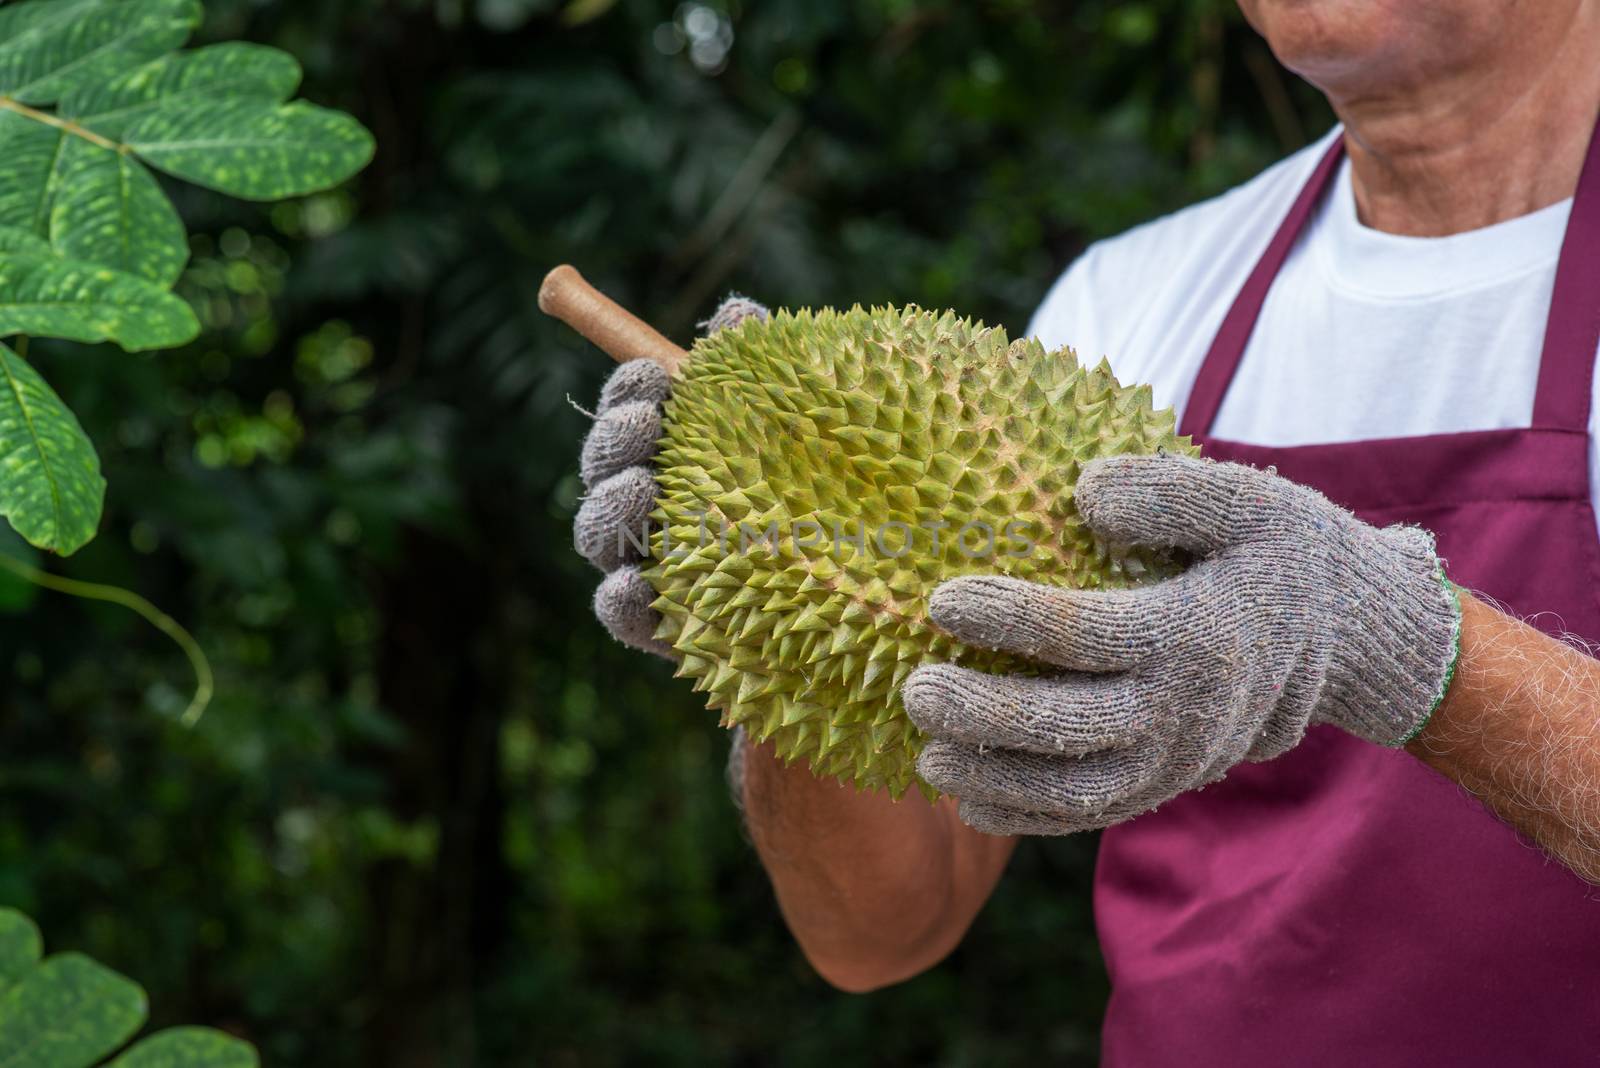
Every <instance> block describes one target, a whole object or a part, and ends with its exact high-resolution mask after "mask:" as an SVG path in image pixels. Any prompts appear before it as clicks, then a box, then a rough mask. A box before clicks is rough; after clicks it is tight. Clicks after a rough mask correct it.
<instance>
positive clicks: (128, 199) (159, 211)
mask: <svg viewBox="0 0 1600 1068" xmlns="http://www.w3.org/2000/svg"><path fill="white" fill-rule="evenodd" d="M64 155H65V162H64V164H63V165H62V168H61V176H60V179H59V180H58V182H57V186H56V192H55V197H54V202H53V204H52V205H51V209H50V241H51V244H53V245H54V246H55V248H56V251H57V252H59V253H61V255H63V256H66V257H67V258H69V259H76V260H82V261H83V262H85V263H98V264H100V265H102V266H105V267H112V268H115V269H116V270H119V271H123V272H125V273H127V274H133V275H138V276H139V277H141V278H147V279H149V280H150V281H152V282H155V283H156V284H157V285H160V286H163V287H166V286H171V285H172V283H173V282H175V281H177V279H178V275H180V274H182V273H183V265H184V263H185V262H187V261H188V259H189V237H188V234H187V232H186V231H185V230H184V228H183V222H182V220H180V219H179V218H178V213H177V212H176V211H174V210H173V208H172V202H171V201H170V200H168V199H167V194H166V193H164V192H162V190H161V186H160V185H159V184H158V183H157V182H156V179H155V175H153V174H151V173H150V172H149V171H148V170H146V169H145V166H144V164H142V163H140V162H139V161H138V160H136V159H134V158H132V157H131V156H129V155H128V154H127V153H125V152H115V151H112V150H111V149H109V148H101V147H100V146H99V145H94V144H90V143H89V142H88V141H84V140H81V139H79V138H73V139H72V140H71V141H70V142H69V143H68V145H67V147H66V151H65V153H64Z"/></svg>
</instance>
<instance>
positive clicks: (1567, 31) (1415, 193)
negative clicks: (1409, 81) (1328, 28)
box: [1329, 5, 1600, 237]
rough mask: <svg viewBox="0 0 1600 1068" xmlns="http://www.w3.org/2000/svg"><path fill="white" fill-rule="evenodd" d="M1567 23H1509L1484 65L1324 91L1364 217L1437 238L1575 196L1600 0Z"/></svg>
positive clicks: (1598, 89) (1596, 97) (1595, 67)
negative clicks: (1361, 88)
mask: <svg viewBox="0 0 1600 1068" xmlns="http://www.w3.org/2000/svg"><path fill="white" fill-rule="evenodd" d="M1575 23H1576V24H1575V25H1570V26H1565V27H1554V28H1551V27H1545V28H1542V29H1543V32H1542V33H1539V32H1533V33H1525V34H1523V35H1521V36H1516V35H1515V31H1513V32H1512V34H1511V35H1510V36H1511V39H1510V40H1508V42H1507V45H1506V47H1505V48H1503V49H1499V50H1497V54H1496V55H1495V56H1494V57H1490V58H1489V59H1488V63H1489V64H1490V66H1489V69H1472V70H1462V71H1459V72H1456V73H1454V74H1453V75H1449V76H1444V77H1433V78H1428V79H1425V81H1424V83H1423V84H1419V85H1415V86H1410V87H1406V88H1403V89H1397V90H1394V91H1391V92H1379V93H1367V94H1360V93H1350V94H1341V93H1339V92H1337V90H1330V92H1329V99H1330V100H1331V101H1332V103H1333V106H1334V110H1335V111H1336V112H1338V114H1339V117H1340V119H1341V120H1342V121H1343V122H1344V124H1345V145H1346V148H1347V150H1348V151H1349V153H1350V164H1351V174H1352V178H1353V184H1354V187H1355V193H1356V207H1357V210H1358V211H1359V213H1360V217H1361V221H1362V222H1363V223H1365V224H1366V225H1368V226H1370V227H1373V228H1374V229H1377V230H1383V231H1386V232H1388V233H1394V234H1409V235H1414V236H1422V237H1436V236H1442V235H1445V234H1453V233H1461V232H1462V231H1466V230H1475V229H1478V228H1481V227H1484V226H1490V225H1493V224H1494V223H1497V222H1503V221H1505V220H1506V219H1512V218H1516V217H1517V216H1519V215H1526V214H1527V213H1529V212H1532V211H1537V210H1539V209H1540V208H1543V207H1548V206H1549V205H1551V204H1554V203H1556V202H1558V201H1560V200H1563V199H1565V198H1567V197H1569V196H1571V195H1572V194H1573V190H1575V189H1576V188H1577V185H1578V175H1579V173H1580V172H1581V170H1582V168H1583V160H1584V156H1585V152H1586V150H1587V148H1588V144H1589V139H1590V136H1591V134H1592V133H1593V132H1594V129H1595V121H1596V116H1597V113H1600V58H1597V57H1600V5H1587V6H1586V10H1584V11H1583V13H1582V14H1580V16H1579V17H1578V18H1577V19H1576V20H1575ZM1552 30H1553V31H1557V32H1552Z"/></svg>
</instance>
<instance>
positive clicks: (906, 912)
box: [742, 745, 1015, 991]
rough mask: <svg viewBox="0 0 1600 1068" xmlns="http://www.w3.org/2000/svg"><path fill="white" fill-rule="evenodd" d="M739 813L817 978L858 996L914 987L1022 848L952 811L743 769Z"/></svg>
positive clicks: (751, 758) (753, 766)
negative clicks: (909, 983)
mask: <svg viewBox="0 0 1600 1068" xmlns="http://www.w3.org/2000/svg"><path fill="white" fill-rule="evenodd" d="M742 789H743V803H744V810H745V821H746V823H747V825H748V827H749V829H750V836H751V838H752V839H753V840H754V842H755V845H756V850H757V851H758V852H759V853H760V855H761V862H762V864H763V865H765V867H766V869H767V874H768V875H769V876H770V877H771V879H772V885H773V889H774V890H775V891H776V892H777V896H778V904H779V907H780V908H781V909H782V911H783V916H784V920H785V921H786V922H787V923H788V925H789V929H790V930H791V931H793V932H794V936H795V938H796V940H797V941H798V942H799V943H800V948H801V949H802V950H803V951H804V953H805V954H806V957H807V959H808V960H810V961H811V963H812V965H813V966H814V967H815V968H816V969H817V971H818V972H819V973H820V974H821V975H822V976H823V978H825V979H827V980H828V981H829V982H831V983H833V984H834V985H835V986H838V987H841V988H843V989H846V990H854V991H862V990H870V989H874V988H876V987H880V986H885V985H888V984H890V983H894V982H899V981H900V980H902V979H907V978H910V977H911V976H913V975H916V974H917V973H919V972H921V971H924V970H925V969H927V968H929V967H931V966H932V965H934V964H936V963H937V962H938V961H940V960H941V959H943V958H944V956H945V955H946V954H948V953H949V952H950V951H951V950H952V949H954V948H955V946H956V943H958V942H959V941H960V940H961V937H962V935H963V934H965V933H966V930H967V928H968V926H970V925H971V923H972V919H973V917H974V916H976V915H977V913H978V910H979V909H980V908H981V907H982V906H983V903H984V901H985V900H987V899H988V897H989V894H990V892H991V891H992V890H993V889H994V884H995V882H996V880H998V879H999V877H1000V873H1001V871H1002V870H1003V869H1004V867H1005V864H1006V860H1007V859H1008V858H1009V857H1010V856H1011V851H1012V849H1013V848H1014V847H1015V840H1014V839H1011V838H998V837H992V836H989V835H985V834H980V833H978V832H977V831H974V830H971V829H970V828H968V827H966V826H964V825H963V824H962V823H961V821H960V820H959V819H958V818H957V817H956V808H955V803H954V801H952V800H950V799H945V800H942V801H941V802H939V803H938V804H937V805H930V804H928V803H927V802H926V801H924V800H923V799H922V798H921V797H920V796H918V795H917V794H915V793H914V792H913V793H911V794H909V795H907V796H906V797H905V798H903V799H902V800H900V801H897V802H896V801H891V800H890V799H889V796H888V795H887V794H885V793H881V792H877V793H873V792H858V791H857V790H856V789H855V788H854V787H851V786H845V785H841V784H839V783H837V782H835V781H833V780H831V779H818V778H816V777H815V776H813V775H812V774H811V772H810V770H809V769H808V768H807V767H806V766H805V764H804V762H797V763H795V764H794V765H791V766H787V767H786V766H784V765H783V763H782V762H781V761H779V760H778V759H777V757H776V756H775V755H774V753H773V751H772V747H771V746H770V745H760V746H750V747H749V749H748V751H747V753H746V754H745V757H744V774H743V784H742Z"/></svg>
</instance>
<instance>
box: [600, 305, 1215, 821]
mask: <svg viewBox="0 0 1600 1068" xmlns="http://www.w3.org/2000/svg"><path fill="white" fill-rule="evenodd" d="M591 336H593V335H591ZM1158 449H1165V450H1167V451H1170V452H1178V453H1193V452H1195V451H1196V450H1195V449H1194V448H1193V446H1191V445H1190V443H1189V441H1188V439H1187V438H1180V437H1178V436H1177V435H1176V434H1175V432H1174V427H1173V417H1172V413H1171V411H1170V410H1161V411H1155V410H1152V407H1151V401H1150V391H1149V389H1148V387H1143V386H1139V387H1127V386H1122V385H1119V384H1118V383H1117V381H1116V379H1115V378H1114V377H1112V374H1111V371H1110V369H1109V368H1108V367H1107V366H1106V364H1105V362H1104V361H1102V362H1101V363H1100V364H1099V365H1098V366H1095V367H1092V368H1085V367H1082V366H1080V365H1079V363H1078V360H1077V357H1076V355H1075V354H1074V353H1073V351H1072V350H1071V349H1065V348H1064V349H1060V350H1057V351H1055V352H1046V351H1045V350H1044V348H1043V346H1041V345H1040V344H1039V343H1038V342H1037V341H1016V342H1011V341H1008V340H1007V339H1006V335H1005V333H1004V332H1003V331H1001V330H998V329H992V328H987V327H984V326H983V325H982V324H980V323H974V322H972V321H970V320H967V319H962V318H960V317H958V316H957V315H956V314H955V313H953V312H945V313H942V314H939V313H933V312H928V311H923V310H920V309H918V308H915V307H907V308H903V309H896V308H876V309H873V310H871V311H864V310H862V309H861V308H859V307H856V308H852V309H851V310H849V311H847V312H836V311H832V310H823V311H816V312H807V311H801V312H796V313H793V314H791V313H788V312H779V313H777V314H775V315H773V316H772V317H771V318H770V319H769V320H766V321H762V320H757V319H748V320H746V321H745V322H744V323H742V324H741V325H739V326H737V327H735V328H732V329H728V330H724V331H721V332H719V333H717V334H715V335H712V336H710V337H707V338H704V339H702V340H701V341H699V342H698V343H697V344H696V345H695V346H694V348H693V350H692V351H691V352H690V354H689V358H688V359H687V361H686V362H684V363H683V364H682V365H681V366H680V367H679V369H678V372H677V378H676V380H675V381H674V384H673V392H672V397H671V399H670V400H668V402H667V405H666V412H665V422H664V431H663V440H662V447H661V451H660V453H659V455H658V457H657V460H656V464H657V475H658V479H659V481H660V485H661V488H662V495H661V497H660V499H659V501H658V509H657V511H656V513H655V517H654V518H655V520H656V521H657V524H658V529H657V531H656V532H655V533H654V534H653V540H652V541H651V546H650V548H651V553H652V555H653V557H654V561H653V565H652V566H650V567H649V568H648V570H647V571H646V577H647V578H648V579H649V581H650V583H651V585H652V586H653V587H654V589H655V590H656V591H657V593H658V594H659V595H660V596H659V599H658V600H657V601H656V607H657V608H658V609H659V610H660V612H661V617H662V624H661V628H660V630H659V631H658V634H657V636H658V637H659V638H662V639H664V640H666V641H669V642H671V643H672V645H673V646H674V648H676V649H677V650H678V651H679V652H680V653H682V655H683V659H682V662H681V665H680V667H679V669H678V673H679V674H680V675H683V676H686V677H688V678H690V679H693V680H694V686H695V688H696V689H697V690H701V691H704V692H705V693H706V694H707V695H708V703H709V705H710V706H711V707H712V708H714V709H717V710H719V711H720V712H721V713H722V721H723V723H724V724H725V725H729V726H731V725H734V724H742V725H743V726H744V727H745V729H746V730H747V731H748V733H749V736H750V737H751V738H753V739H755V740H758V741H761V740H766V739H772V740H774V741H775V742H776V748H777V751H778V753H779V754H780V755H781V756H782V757H783V758H785V759H786V760H790V761H793V760H798V759H804V760H806V761H809V762H810V765H811V767H812V768H813V769H814V770H815V771H816V772H817V773H818V774H821V775H829V776H836V777H838V778H839V779H841V780H845V781H851V782H854V783H855V784H856V785H857V786H858V787H872V788H877V787H884V788H887V789H888V790H889V791H890V793H891V794H892V795H894V796H896V797H898V796H900V795H901V794H902V793H904V791H905V790H906V789H907V788H908V787H910V786H912V785H913V784H916V785H919V786H921V788H922V790H923V792H924V793H928V794H929V796H932V792H931V790H930V789H929V788H928V787H926V786H925V785H922V784H920V782H919V781H918V780H917V778H916V756H917V753H918V751H919V750H920V748H921V746H922V742H923V739H922V737H921V736H920V734H919V732H918V731H917V729H916V727H915V726H914V725H913V724H912V723H911V721H910V720H909V719H908V718H907V716H906V714H905V711H904V709H903V708H902V706H901V703H900V696H899V690H900V684H901V683H902V682H904V681H905V678H906V676H907V675H908V674H909V673H910V672H911V669H912V668H914V667H916V666H917V665H918V664H922V663H926V662H930V661H954V662H957V663H961V664H966V665H970V666H972V667H975V668H979V669H982V670H985V671H995V672H1004V671H1017V670H1022V671H1027V670H1036V668H1035V667H1033V666H1031V665H1028V664H1026V663H1022V662H1019V661H1016V660H1014V659H1013V658H1011V657H1008V656H1005V655H1002V654H997V653H994V652H992V651H988V650H981V649H974V648H969V647H966V646H963V645H961V644H959V643H957V642H956V641H955V640H954V639H952V638H950V637H949V636H948V635H945V634H943V633H942V632H940V631H939V630H938V629H936V628H935V627H934V626H933V625H932V624H931V623H930V622H929V621H928V618H927V597H928V594H929V593H930V592H931V591H932V590H933V588H934V587H935V586H936V585H938V584H939V583H940V582H942V581H943V580H945V579H948V578H952V577H954V576H957V575H965V574H973V573H996V572H998V573H1001V574H1007V575H1013V576H1016V577H1018V578H1023V579H1028V580H1031V581H1035V582H1046V583H1059V584H1062V585H1067V586H1074V587H1117V586H1125V585H1128V584H1130V583H1133V582H1137V581H1140V580H1142V579H1146V578H1150V577H1160V576H1165V575H1169V574H1172V573H1173V572H1174V571H1175V570H1177V563H1176V562H1175V561H1174V560H1172V559H1170V558H1169V557H1167V556H1166V555H1163V554H1162V553H1160V552H1157V551H1152V550H1142V549H1135V550H1129V551H1113V550H1112V549H1110V548H1109V547H1107V546H1106V545H1104V544H1102V543H1100V542H1099V541H1097V540H1096V539H1095V538H1094V537H1093V536H1092V535H1091V534H1090V533H1089V531H1088V530H1087V529H1086V528H1085V527H1084V526H1083V524H1082V522H1081V521H1080V520H1079V518H1078V515H1077V512H1076V510H1075V509H1074V507H1073V496H1072V490H1073V484H1074V483H1075V482H1076V480H1077V477H1078V469H1079V465H1080V464H1081V463H1082V462H1083V461H1085V460H1088V459H1090V458H1092V457H1096V456H1108V455H1118V454H1126V453H1153V452H1155V451H1156V450H1158ZM936 537H937V545H935V538H936Z"/></svg>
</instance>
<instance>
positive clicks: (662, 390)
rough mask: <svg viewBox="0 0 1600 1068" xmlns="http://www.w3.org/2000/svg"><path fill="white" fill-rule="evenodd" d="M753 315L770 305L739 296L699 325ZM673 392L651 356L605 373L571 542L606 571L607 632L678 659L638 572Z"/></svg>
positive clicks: (601, 612) (601, 614)
mask: <svg viewBox="0 0 1600 1068" xmlns="http://www.w3.org/2000/svg"><path fill="white" fill-rule="evenodd" d="M752 315H756V316H760V317H761V318H763V319H764V318H766V317H767V309H766V308H764V307H762V306H761V305H759V304H757V303H756V302H755V301H753V300H750V299H748V298H746V297H741V296H737V295H734V296H730V297H729V298H728V299H727V300H725V301H723V302H722V305H721V307H719V308H718V309H717V311H716V313H715V314H714V315H712V316H711V318H710V319H708V320H707V321H706V322H705V323H703V324H701V325H703V326H705V327H707V328H708V329H709V330H710V331H712V332H715V331H717V330H721V329H723V328H724V327H729V326H737V325H738V324H739V323H741V322H743V321H744V320H745V319H747V318H749V317H750V316H752ZM671 392H672V380H671V378H670V376H668V374H667V372H666V371H664V370H662V369H661V367H660V366H658V365H657V364H655V363H652V362H651V361H649V360H633V361H630V362H628V363H625V364H623V365H622V366H621V367H619V368H617V369H616V370H615V371H613V372H612V373H611V377H610V378H608V379H606V384H605V386H604V387H603V388H602V389H601V391H600V406H599V408H598V409H597V410H596V413H595V422H594V426H593V427H591V428H590V430H589V434H588V436H587V437H585V438H584V440H583V454H582V460H581V461H580V462H579V466H578V473H579V475H580V476H581V477H582V479H583V485H584V489H585V491H586V493H585V495H584V499H583V503H582V504H581V505H580V506H579V508H578V515H577V518H576V519H575V520H574V522H573V541H574V542H575V543H576V545H577V549H578V552H579V553H581V554H582V555H583V557H584V559H586V560H588V561H589V562H590V563H591V564H593V565H594V566H595V567H598V568H599V569H600V570H601V571H603V572H605V575H606V577H605V578H604V579H602V580H601V582H600V587H599V589H597V590H596V591H595V595H594V613H595V616H596V617H598V618H599V620H600V622H601V623H602V624H604V626H605V628H606V630H608V631H610V632H611V635H612V636H613V637H615V638H616V639H617V640H618V641H620V642H622V643H624V644H626V645H630V646H632V647H633V648H635V649H642V650H644V651H645V652H650V653H655V654H657V655H658V656H664V657H667V658H668V659H675V658H676V654H675V653H674V652H673V651H672V647H671V646H670V645H668V644H667V643H665V642H660V641H656V640H655V638H654V637H653V635H654V634H655V630H656V626H657V624H658V623H660V617H659V615H658V614H657V613H656V611H655V610H654V609H653V608H651V607H650V603H651V602H652V601H654V600H655V597H656V595H655V591H654V590H653V589H651V588H650V584H649V583H648V582H646V581H645V578H644V575H643V574H642V573H641V572H640V570H639V563H640V561H642V560H643V559H644V558H645V556H646V553H647V551H648V550H647V546H648V544H649V538H648V523H649V519H650V512H651V511H652V510H653V509H654V508H655V502H656V497H657V496H659V494H660V491H659V489H658V487H657V485H656V478H655V472H654V470H653V469H652V467H651V460H652V458H653V457H654V456H655V454H656V450H657V448H658V447H659V445H660V440H661V405H662V403H663V402H664V401H665V400H666V399H667V396H668V395H669V394H670V393H671Z"/></svg>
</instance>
